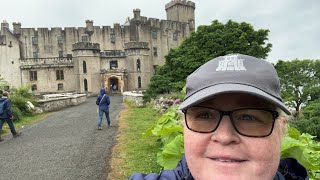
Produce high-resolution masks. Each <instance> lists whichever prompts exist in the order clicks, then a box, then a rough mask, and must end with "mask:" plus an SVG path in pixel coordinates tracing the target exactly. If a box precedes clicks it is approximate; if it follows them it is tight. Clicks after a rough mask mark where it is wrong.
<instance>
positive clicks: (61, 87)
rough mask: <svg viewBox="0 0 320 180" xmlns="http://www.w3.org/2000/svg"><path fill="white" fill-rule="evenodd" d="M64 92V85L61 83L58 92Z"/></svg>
mask: <svg viewBox="0 0 320 180" xmlns="http://www.w3.org/2000/svg"><path fill="white" fill-rule="evenodd" d="M62 90H63V84H62V83H59V84H58V91H62Z"/></svg>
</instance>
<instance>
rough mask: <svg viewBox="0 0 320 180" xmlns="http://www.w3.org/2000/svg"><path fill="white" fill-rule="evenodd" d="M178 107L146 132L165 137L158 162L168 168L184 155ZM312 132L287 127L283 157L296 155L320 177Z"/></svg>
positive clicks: (319, 146)
mask: <svg viewBox="0 0 320 180" xmlns="http://www.w3.org/2000/svg"><path fill="white" fill-rule="evenodd" d="M178 117H179V113H178V108H177V106H172V107H171V108H170V109H169V110H168V112H167V113H166V114H164V115H163V116H161V117H160V119H159V120H158V121H157V122H156V124H155V125H154V126H153V127H152V128H151V129H149V130H148V131H147V132H146V135H150V134H153V135H155V136H157V137H160V138H161V141H162V142H163V147H162V148H161V150H160V152H158V160H157V162H158V163H159V164H160V165H161V166H162V167H164V169H172V168H174V167H175V166H176V165H177V163H178V161H179V160H180V159H181V156H182V155H183V154H184V144H183V127H182V124H181V123H179V118H178ZM313 139H314V136H312V135H310V134H305V133H303V134H300V132H299V131H298V130H297V129H295V128H293V127H289V126H288V127H287V134H286V136H285V137H284V139H283V141H282V145H281V149H282V150H281V157H282V158H286V157H293V158H295V159H297V160H298V161H299V162H300V163H301V164H302V165H303V166H304V167H306V168H307V170H308V172H309V176H310V177H311V178H313V179H318V178H320V172H319V169H320V143H319V142H317V141H315V140H313Z"/></svg>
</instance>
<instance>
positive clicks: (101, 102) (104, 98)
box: [96, 88, 111, 130]
mask: <svg viewBox="0 0 320 180" xmlns="http://www.w3.org/2000/svg"><path fill="white" fill-rule="evenodd" d="M96 104H97V105H98V106H99V110H98V113H99V117H98V130H101V129H102V127H101V126H102V119H103V113H105V114H106V119H107V123H108V126H111V122H110V117H109V105H110V98H109V96H108V95H107V91H106V88H102V89H101V90H100V94H99V95H98V97H97V100H96Z"/></svg>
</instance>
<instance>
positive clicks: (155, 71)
mask: <svg viewBox="0 0 320 180" xmlns="http://www.w3.org/2000/svg"><path fill="white" fill-rule="evenodd" d="M157 68H158V65H153V74H156V73H157Z"/></svg>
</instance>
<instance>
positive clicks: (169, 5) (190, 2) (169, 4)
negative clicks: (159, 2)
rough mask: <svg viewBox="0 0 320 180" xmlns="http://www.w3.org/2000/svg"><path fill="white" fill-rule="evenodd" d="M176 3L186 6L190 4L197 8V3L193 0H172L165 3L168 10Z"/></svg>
mask: <svg viewBox="0 0 320 180" xmlns="http://www.w3.org/2000/svg"><path fill="white" fill-rule="evenodd" d="M176 4H181V5H184V6H189V7H192V8H194V9H195V8H196V4H195V3H194V2H192V1H186V0H172V1H171V2H169V3H167V4H166V5H165V9H166V10H167V9H168V8H170V7H172V6H174V5H176Z"/></svg>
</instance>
